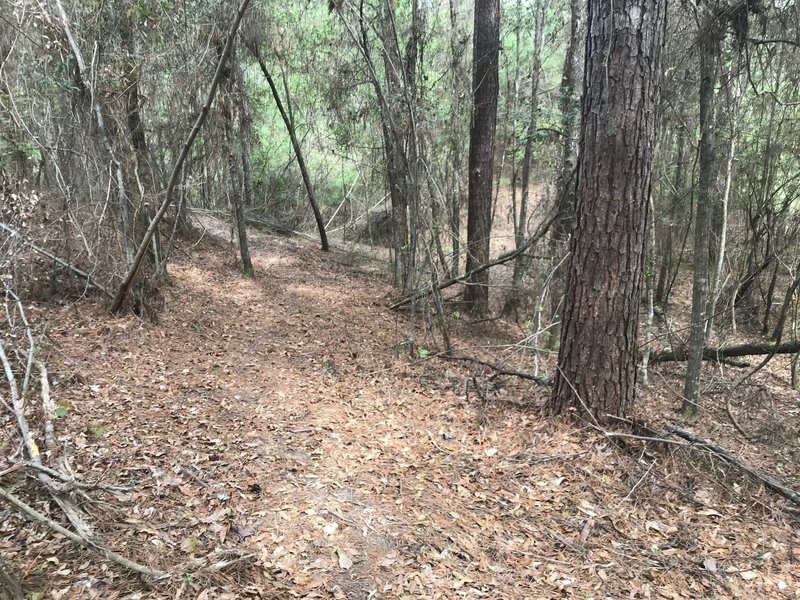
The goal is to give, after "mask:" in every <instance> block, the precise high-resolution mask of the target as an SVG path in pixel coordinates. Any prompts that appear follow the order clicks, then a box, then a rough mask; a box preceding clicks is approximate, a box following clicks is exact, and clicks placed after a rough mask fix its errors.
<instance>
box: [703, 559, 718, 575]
mask: <svg viewBox="0 0 800 600" xmlns="http://www.w3.org/2000/svg"><path fill="white" fill-rule="evenodd" d="M703 566H704V567H705V569H706V571H708V572H710V573H716V572H717V561H716V560H714V559H713V558H707V559H705V560H704V561H703Z"/></svg>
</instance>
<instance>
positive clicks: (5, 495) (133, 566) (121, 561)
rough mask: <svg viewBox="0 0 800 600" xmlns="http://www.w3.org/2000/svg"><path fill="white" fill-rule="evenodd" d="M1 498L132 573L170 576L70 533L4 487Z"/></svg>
mask: <svg viewBox="0 0 800 600" xmlns="http://www.w3.org/2000/svg"><path fill="white" fill-rule="evenodd" d="M0 498H2V499H3V500H5V501H6V502H8V503H10V504H13V505H14V506H16V507H17V508H18V509H20V510H21V511H22V512H24V513H25V514H26V515H28V516H29V517H31V518H32V519H35V520H37V521H40V522H42V523H44V524H45V525H47V526H48V527H49V528H50V529H52V530H53V531H55V532H56V533H60V534H61V535H63V536H64V537H65V538H67V539H68V540H71V541H73V542H75V543H76V544H78V545H79V546H83V547H84V548H89V549H90V550H94V551H95V552H97V553H98V554H100V556H102V557H103V558H106V559H108V560H110V561H112V562H115V563H117V564H118V565H122V566H123V567H125V568H127V569H130V570H131V571H135V572H136V573H141V574H142V575H146V576H147V577H150V578H151V579H153V580H154V581H158V580H160V579H167V578H168V577H169V576H170V575H169V573H164V572H162V571H156V570H155V569H151V568H150V567H145V566H144V565H141V564H139V563H137V562H134V561H132V560H129V559H127V558H125V557H124V556H120V555H119V554H117V553H116V552H112V551H111V550H109V549H108V548H106V547H105V546H102V545H100V544H98V543H96V542H93V541H91V540H87V539H86V538H83V537H81V536H79V535H78V534H77V533H75V532H74V531H70V530H69V529H67V528H66V527H63V526H61V525H59V524H58V523H56V522H55V521H53V520H52V519H50V518H48V517H46V516H45V515H43V514H42V513H40V512H38V511H37V510H36V509H35V508H33V507H32V506H28V505H27V504H25V503H24V502H23V501H22V500H20V499H19V498H17V497H16V496H15V495H14V494H12V493H11V492H9V491H8V490H6V489H4V488H2V487H0Z"/></svg>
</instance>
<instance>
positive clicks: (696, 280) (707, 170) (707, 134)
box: [682, 19, 720, 416]
mask: <svg viewBox="0 0 800 600" xmlns="http://www.w3.org/2000/svg"><path fill="white" fill-rule="evenodd" d="M719 43H720V34H719V31H718V29H717V27H716V26H715V24H714V20H711V19H710V20H709V23H708V24H707V26H706V27H704V31H703V33H702V35H701V38H700V131H701V134H700V157H699V159H698V162H699V175H698V186H697V207H696V210H695V222H694V227H695V229H694V264H693V268H694V271H693V272H694V275H693V279H692V325H691V327H692V330H691V334H690V336H689V356H688V364H687V366H686V379H685V380H684V387H683V408H682V411H683V414H684V415H686V416H692V415H696V414H697V411H698V401H699V399H700V375H701V371H702V368H703V348H704V346H705V342H706V319H707V309H708V305H707V302H708V279H709V262H710V256H709V254H710V253H709V242H708V239H709V235H710V231H711V207H712V206H711V202H712V193H713V185H714V152H715V148H714V145H715V144H714V84H715V82H716V80H717V60H718V57H719Z"/></svg>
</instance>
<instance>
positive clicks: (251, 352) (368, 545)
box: [0, 233, 800, 600]
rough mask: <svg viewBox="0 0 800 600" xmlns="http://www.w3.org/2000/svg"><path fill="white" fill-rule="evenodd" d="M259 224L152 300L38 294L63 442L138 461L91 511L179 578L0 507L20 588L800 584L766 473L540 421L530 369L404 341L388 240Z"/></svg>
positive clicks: (567, 591) (762, 594) (202, 254)
mask: <svg viewBox="0 0 800 600" xmlns="http://www.w3.org/2000/svg"><path fill="white" fill-rule="evenodd" d="M253 247H254V252H253V254H254V259H255V265H256V272H257V276H256V278H255V279H252V280H247V279H243V278H241V277H240V276H239V275H238V273H237V271H236V266H235V262H234V260H233V258H232V253H231V251H230V249H229V248H228V247H226V246H225V245H223V244H222V243H221V242H218V241H215V240H208V239H207V240H205V241H203V242H201V243H200V244H198V245H196V246H194V247H193V248H192V249H191V250H190V251H189V253H188V255H187V256H186V257H184V258H180V259H178V260H177V261H176V262H175V263H174V264H173V265H171V267H170V276H169V277H170V286H169V288H168V290H167V294H166V296H167V300H166V306H165V309H164V312H163V314H162V315H161V320H160V322H159V323H157V324H153V323H149V322H144V321H142V320H139V319H137V318H136V317H133V316H127V317H122V318H118V317H110V316H108V315H107V314H106V313H105V312H104V310H103V308H104V307H103V306H102V305H101V304H100V303H99V302H98V303H93V302H92V301H83V302H81V303H78V304H65V305H60V306H58V305H44V304H42V305H37V306H35V307H32V314H34V315H35V318H36V321H37V322H38V323H46V324H47V340H48V345H47V347H46V349H45V352H44V353H43V354H44V355H45V356H44V357H43V358H44V359H45V361H46V362H47V363H48V365H49V366H50V370H51V374H52V377H53V379H54V384H55V385H54V389H53V392H52V393H53V396H54V399H55V400H56V402H57V403H58V405H59V406H60V407H64V410H62V411H61V413H62V414H59V419H58V421H57V423H56V434H57V436H58V442H59V444H61V445H63V446H64V447H65V448H68V451H69V452H70V453H71V456H70V460H71V464H72V466H73V468H74V470H75V471H76V473H77V474H79V475H80V476H81V477H82V478H83V479H84V480H86V481H102V482H103V483H108V484H115V485H129V486H132V487H131V489H130V491H129V492H128V493H126V494H124V495H122V496H121V497H117V496H113V497H112V496H111V495H107V496H105V497H103V496H102V495H101V501H100V502H97V503H96V505H94V506H87V507H86V509H87V511H88V512H89V513H90V514H91V516H92V520H93V524H94V525H95V526H96V528H97V530H98V531H99V532H100V534H101V535H102V536H103V539H104V541H105V543H106V544H107V545H108V546H109V547H110V548H113V549H115V550H116V551H118V552H121V553H125V554H126V555H129V556H131V557H132V558H134V559H135V560H138V561H141V562H142V563H143V564H146V565H149V566H151V567H153V568H157V569H160V570H165V571H169V572H171V573H173V577H172V578H171V579H170V580H169V581H167V582H161V583H154V584H145V583H143V582H142V581H141V580H140V579H138V578H137V577H136V576H135V575H132V574H130V573H128V572H125V571H124V569H122V568H121V567H118V566H116V565H112V564H109V563H106V562H104V561H102V560H100V559H99V558H98V557H97V556H96V555H94V554H93V553H91V552H90V551H87V550H84V549H81V548H77V547H74V546H72V545H70V544H69V543H68V542H66V541H65V540H63V539H61V538H60V537H59V536H58V535H50V534H49V532H47V531H45V530H44V529H43V528H42V527H40V526H37V525H34V524H33V523H30V522H27V521H26V520H25V519H24V518H23V517H22V516H21V515H20V514H18V513H16V512H15V511H13V510H10V509H9V508H8V507H5V506H2V507H0V553H2V555H3V556H4V557H5V559H6V560H7V561H8V562H10V563H12V564H13V565H15V567H16V569H17V571H18V573H19V574H20V575H21V576H22V582H23V585H24V587H25V590H26V591H28V592H29V595H30V597H41V598H53V599H58V598H102V599H109V600H114V599H123V598H127V599H131V600H132V599H134V598H159V599H160V598H164V599H167V598H169V599H175V600H178V599H181V598H187V599H193V600H201V599H205V600H210V599H228V598H230V599H232V598H348V599H369V598H401V599H404V598H431V599H438V598H442V599H462V598H492V599H512V598H513V599H517V598H519V599H521V598H584V599H588V598H712V597H715V598H739V597H748V596H749V597H754V598H773V597H774V598H794V597H798V596H797V589H798V581H799V579H798V576H799V575H800V573H799V572H798V567H797V562H796V560H797V559H796V553H797V552H798V551H799V549H800V539H798V535H797V532H796V529H795V527H796V523H795V522H794V521H792V520H791V519H790V518H788V517H786V516H785V515H783V514H782V513H780V512H778V511H776V510H771V509H770V508H769V506H770V503H771V502H773V499H772V498H770V497H769V496H768V495H767V494H766V493H764V492H763V490H761V491H759V490H748V491H749V492H752V494H755V496H752V495H751V496H748V495H746V494H741V495H739V496H736V495H734V494H730V493H728V492H727V491H726V490H725V489H720V488H719V487H718V486H715V485H713V483H704V481H703V480H702V477H701V475H700V474H699V473H698V474H697V475H696V480H697V481H696V483H695V485H696V486H697V488H698V489H694V490H691V491H687V490H686V489H684V487H683V486H682V485H679V484H673V483H672V480H671V477H672V475H673V474H674V470H675V469H677V468H678V467H679V466H681V468H683V467H682V465H683V463H678V462H677V461H675V462H674V463H673V462H670V460H669V459H665V460H662V459H661V458H657V459H656V464H655V466H653V465H652V464H649V463H648V459H647V458H646V457H645V453H644V452H642V453H641V456H640V457H637V456H633V458H632V457H631V456H630V454H629V453H626V452H621V451H620V450H619V448H618V447H617V446H615V445H614V444H613V443H612V441H611V440H609V439H607V438H605V437H603V436H602V435H599V434H597V433H596V432H594V431H591V430H582V429H576V428H575V427H574V426H572V425H569V424H566V423H561V422H558V421H552V420H543V419H542V418H541V417H540V416H539V414H538V410H537V407H538V406H539V405H540V404H541V402H542V400H543V396H542V393H543V392H542V391H541V389H539V388H537V387H536V386H534V385H527V382H522V381H519V382H513V383H509V384H508V385H507V386H506V387H505V388H504V389H502V390H499V391H498V392H497V394H498V397H501V396H505V397H513V398H514V400H515V401H517V404H518V405H515V407H512V406H511V405H510V404H508V403H503V402H491V401H481V400H480V399H479V398H476V397H475V395H474V394H472V395H468V394H467V393H466V391H467V390H468V387H469V385H470V383H469V381H470V374H471V373H470V371H469V369H468V368H467V366H459V365H453V364H444V363H443V362H441V361H435V360H431V359H430V358H429V357H428V356H427V352H426V357H424V359H421V357H422V355H421V354H420V353H417V354H416V355H415V360H411V359H409V358H408V354H409V352H408V349H407V348H406V347H404V346H403V342H405V341H406V339H405V338H406V335H407V332H408V330H409V328H408V322H407V320H406V319H407V316H406V315H404V314H403V313H393V312H390V311H389V310H387V309H386V308H385V307H386V305H387V300H388V299H389V298H390V297H391V295H392V290H391V288H390V287H389V285H388V284H387V283H386V281H385V279H384V278H383V277H382V276H381V274H380V272H379V267H380V265H374V264H372V263H369V262H367V261H359V260H357V259H354V258H353V257H352V256H351V255H345V254H344V253H343V252H341V251H334V252H333V253H331V254H330V255H325V254H322V253H319V252H318V251H316V249H315V248H314V247H313V245H312V244H309V243H306V242H304V241H301V240H296V239H287V238H284V237H278V236H271V235H267V234H264V233H258V234H257V235H255V236H254V240H253ZM344 259H346V260H344ZM464 327H466V325H465V326H464ZM460 333H461V334H463V335H462V337H461V339H462V340H463V339H466V338H467V337H468V336H469V335H471V333H470V332H469V331H462V332H460ZM456 340H458V337H456ZM462 343H465V344H466V343H468V342H462ZM484 400H485V399H484ZM526 406H527V407H528V408H525V407H526ZM0 425H2V432H3V435H4V437H3V439H4V440H6V442H5V443H8V442H9V441H10V440H11V439H12V433H13V429H12V424H11V423H9V422H2V423H0ZM5 466H6V465H0V472H2V471H3V469H4V468H5ZM14 476H15V474H14V473H10V474H8V475H6V476H5V478H4V479H2V483H3V484H11V483H14V484H16V485H19V486H21V487H22V488H24V487H25V486H26V485H27V484H26V483H25V481H24V480H21V479H16V480H13V482H12V481H11V479H12V478H13V477H14ZM37 501H38V502H39V503H40V506H39V507H38V508H40V509H42V510H44V511H45V512H47V513H48V514H51V515H54V516H55V518H58V516H57V515H58V513H57V511H56V509H55V508H54V507H52V506H49V503H47V500H46V498H44V497H40V498H38V500H37ZM37 594H38V595H39V596H36V595H37Z"/></svg>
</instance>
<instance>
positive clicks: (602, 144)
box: [549, 0, 666, 422]
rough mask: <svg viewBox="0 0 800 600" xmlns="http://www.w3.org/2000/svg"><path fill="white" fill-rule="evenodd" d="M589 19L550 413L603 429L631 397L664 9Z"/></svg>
mask: <svg viewBox="0 0 800 600" xmlns="http://www.w3.org/2000/svg"><path fill="white" fill-rule="evenodd" d="M588 15H589V20H588V34H587V41H586V70H585V75H584V101H583V116H582V117H583V118H582V127H581V142H580V156H579V159H578V180H577V188H576V190H577V193H576V199H577V206H576V209H577V210H576V213H577V214H576V222H575V226H574V229H573V235H572V239H571V241H570V250H571V256H572V259H571V262H570V266H569V269H568V280H567V293H566V296H565V299H564V319H563V323H562V331H561V346H560V352H559V356H558V372H557V374H556V380H555V388H554V390H553V395H552V397H551V399H550V403H549V409H550V412H551V413H556V414H558V413H564V412H566V411H569V410H571V409H576V411H577V414H578V415H581V416H583V417H588V418H590V419H592V420H597V421H601V422H602V421H604V420H606V418H607V415H617V416H618V415H623V414H624V413H625V411H626V408H627V407H628V406H629V405H630V404H631V403H632V402H633V399H634V393H635V385H636V371H637V368H636V361H637V351H636V350H637V328H638V314H639V304H640V296H641V281H642V270H643V258H644V245H645V238H646V235H645V233H646V221H647V206H648V199H649V196H650V187H651V169H652V159H653V151H654V145H655V131H656V107H657V105H658V101H659V97H660V91H661V90H660V73H661V54H662V48H663V44H664V29H665V23H666V1H665V0H589V12H588ZM610 73H613V77H609V74H610ZM587 413H590V414H587Z"/></svg>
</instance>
